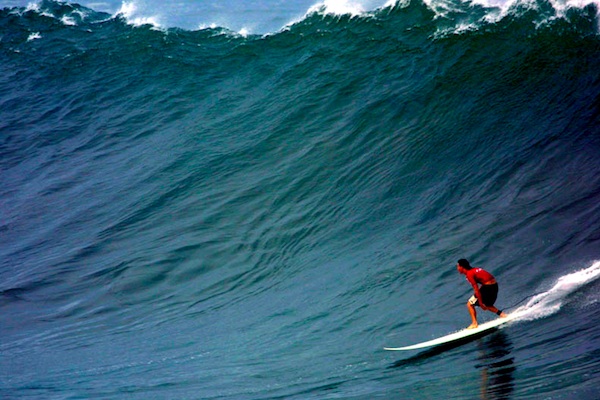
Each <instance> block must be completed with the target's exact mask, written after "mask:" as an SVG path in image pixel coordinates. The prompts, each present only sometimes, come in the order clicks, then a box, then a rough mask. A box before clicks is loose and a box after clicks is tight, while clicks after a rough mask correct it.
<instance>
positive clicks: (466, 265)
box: [458, 258, 471, 270]
mask: <svg viewBox="0 0 600 400" xmlns="http://www.w3.org/2000/svg"><path fill="white" fill-rule="evenodd" d="M458 265H460V266H461V267H463V268H464V269H466V270H469V269H471V264H469V262H468V261H467V259H466V258H461V259H460V260H458Z"/></svg>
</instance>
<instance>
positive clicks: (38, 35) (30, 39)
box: [27, 32, 42, 42]
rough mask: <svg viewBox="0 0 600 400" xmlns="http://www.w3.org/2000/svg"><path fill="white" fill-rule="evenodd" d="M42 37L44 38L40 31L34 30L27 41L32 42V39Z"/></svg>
mask: <svg viewBox="0 0 600 400" xmlns="http://www.w3.org/2000/svg"><path fill="white" fill-rule="evenodd" d="M41 38H42V35H40V33H39V32H33V33H31V34H29V37H28V38H27V41H28V42H31V41H32V40H35V39H41Z"/></svg>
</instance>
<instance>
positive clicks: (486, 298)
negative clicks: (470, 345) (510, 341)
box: [456, 258, 506, 329]
mask: <svg viewBox="0 0 600 400" xmlns="http://www.w3.org/2000/svg"><path fill="white" fill-rule="evenodd" d="M456 269H457V270H458V272H460V273H461V274H463V275H465V276H466V277H467V281H469V283H470V284H471V285H472V286H473V290H474V291H475V294H474V295H473V296H471V298H470V299H469V300H468V301H467V308H468V309H469V314H470V315H471V320H472V323H471V325H469V326H468V327H467V329H474V328H477V327H478V326H479V324H478V323H477V312H476V311H475V306H478V307H481V309H482V310H487V311H491V312H493V313H496V314H497V315H499V316H500V317H502V318H504V317H506V314H505V313H503V312H502V310H498V309H497V308H496V307H494V303H495V302H496V298H497V297H498V283H497V282H496V279H495V278H494V276H493V275H492V274H490V273H489V272H487V271H486V270H484V269H483V268H473V267H471V264H469V261H467V260H466V259H464V258H461V259H460V260H458V263H457V264H456ZM479 285H481V286H479Z"/></svg>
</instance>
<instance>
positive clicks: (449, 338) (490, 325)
mask: <svg viewBox="0 0 600 400" xmlns="http://www.w3.org/2000/svg"><path fill="white" fill-rule="evenodd" d="M519 314H520V313H516V312H515V313H512V314H509V315H508V316H506V317H505V318H497V319H495V320H493V321H489V322H485V323H483V324H481V325H479V326H478V327H477V328H474V329H463V330H461V331H458V332H454V333H451V334H449V335H446V336H442V337H440V338H437V339H433V340H429V341H427V342H422V343H417V344H413V345H411V346H405V347H384V348H383V349H384V350H392V351H398V350H416V349H423V348H425V347H433V346H439V345H442V344H448V343H452V342H456V341H459V340H462V339H466V338H468V337H470V336H476V335H479V334H481V333H484V332H486V331H489V330H492V329H494V328H497V327H499V326H500V325H504V324H506V323H507V322H510V321H512V320H514V319H515V318H517V317H518V316H519Z"/></svg>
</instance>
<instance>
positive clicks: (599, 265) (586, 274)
mask: <svg viewBox="0 0 600 400" xmlns="http://www.w3.org/2000/svg"><path fill="white" fill-rule="evenodd" d="M598 278H600V261H594V262H593V263H592V265H591V266H590V267H588V268H585V269H582V270H580V271H577V272H573V273H570V274H567V275H564V276H561V277H560V278H558V280H557V281H556V283H555V284H554V286H553V287H552V288H550V289H549V290H547V291H545V292H542V293H539V294H537V295H535V296H533V297H532V298H531V299H530V300H529V301H528V302H527V304H525V305H524V306H521V307H519V308H517V309H516V310H515V311H514V312H515V313H520V314H522V316H521V317H520V318H519V319H526V320H530V319H538V318H543V317H546V316H548V315H552V314H554V313H556V312H557V311H558V310H560V308H561V307H562V306H563V304H564V302H565V300H566V298H567V297H568V296H569V295H570V294H572V293H574V292H575V291H576V290H577V289H579V288H581V287H582V286H584V285H586V284H588V283H591V282H593V281H595V280H596V279H598Z"/></svg>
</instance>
